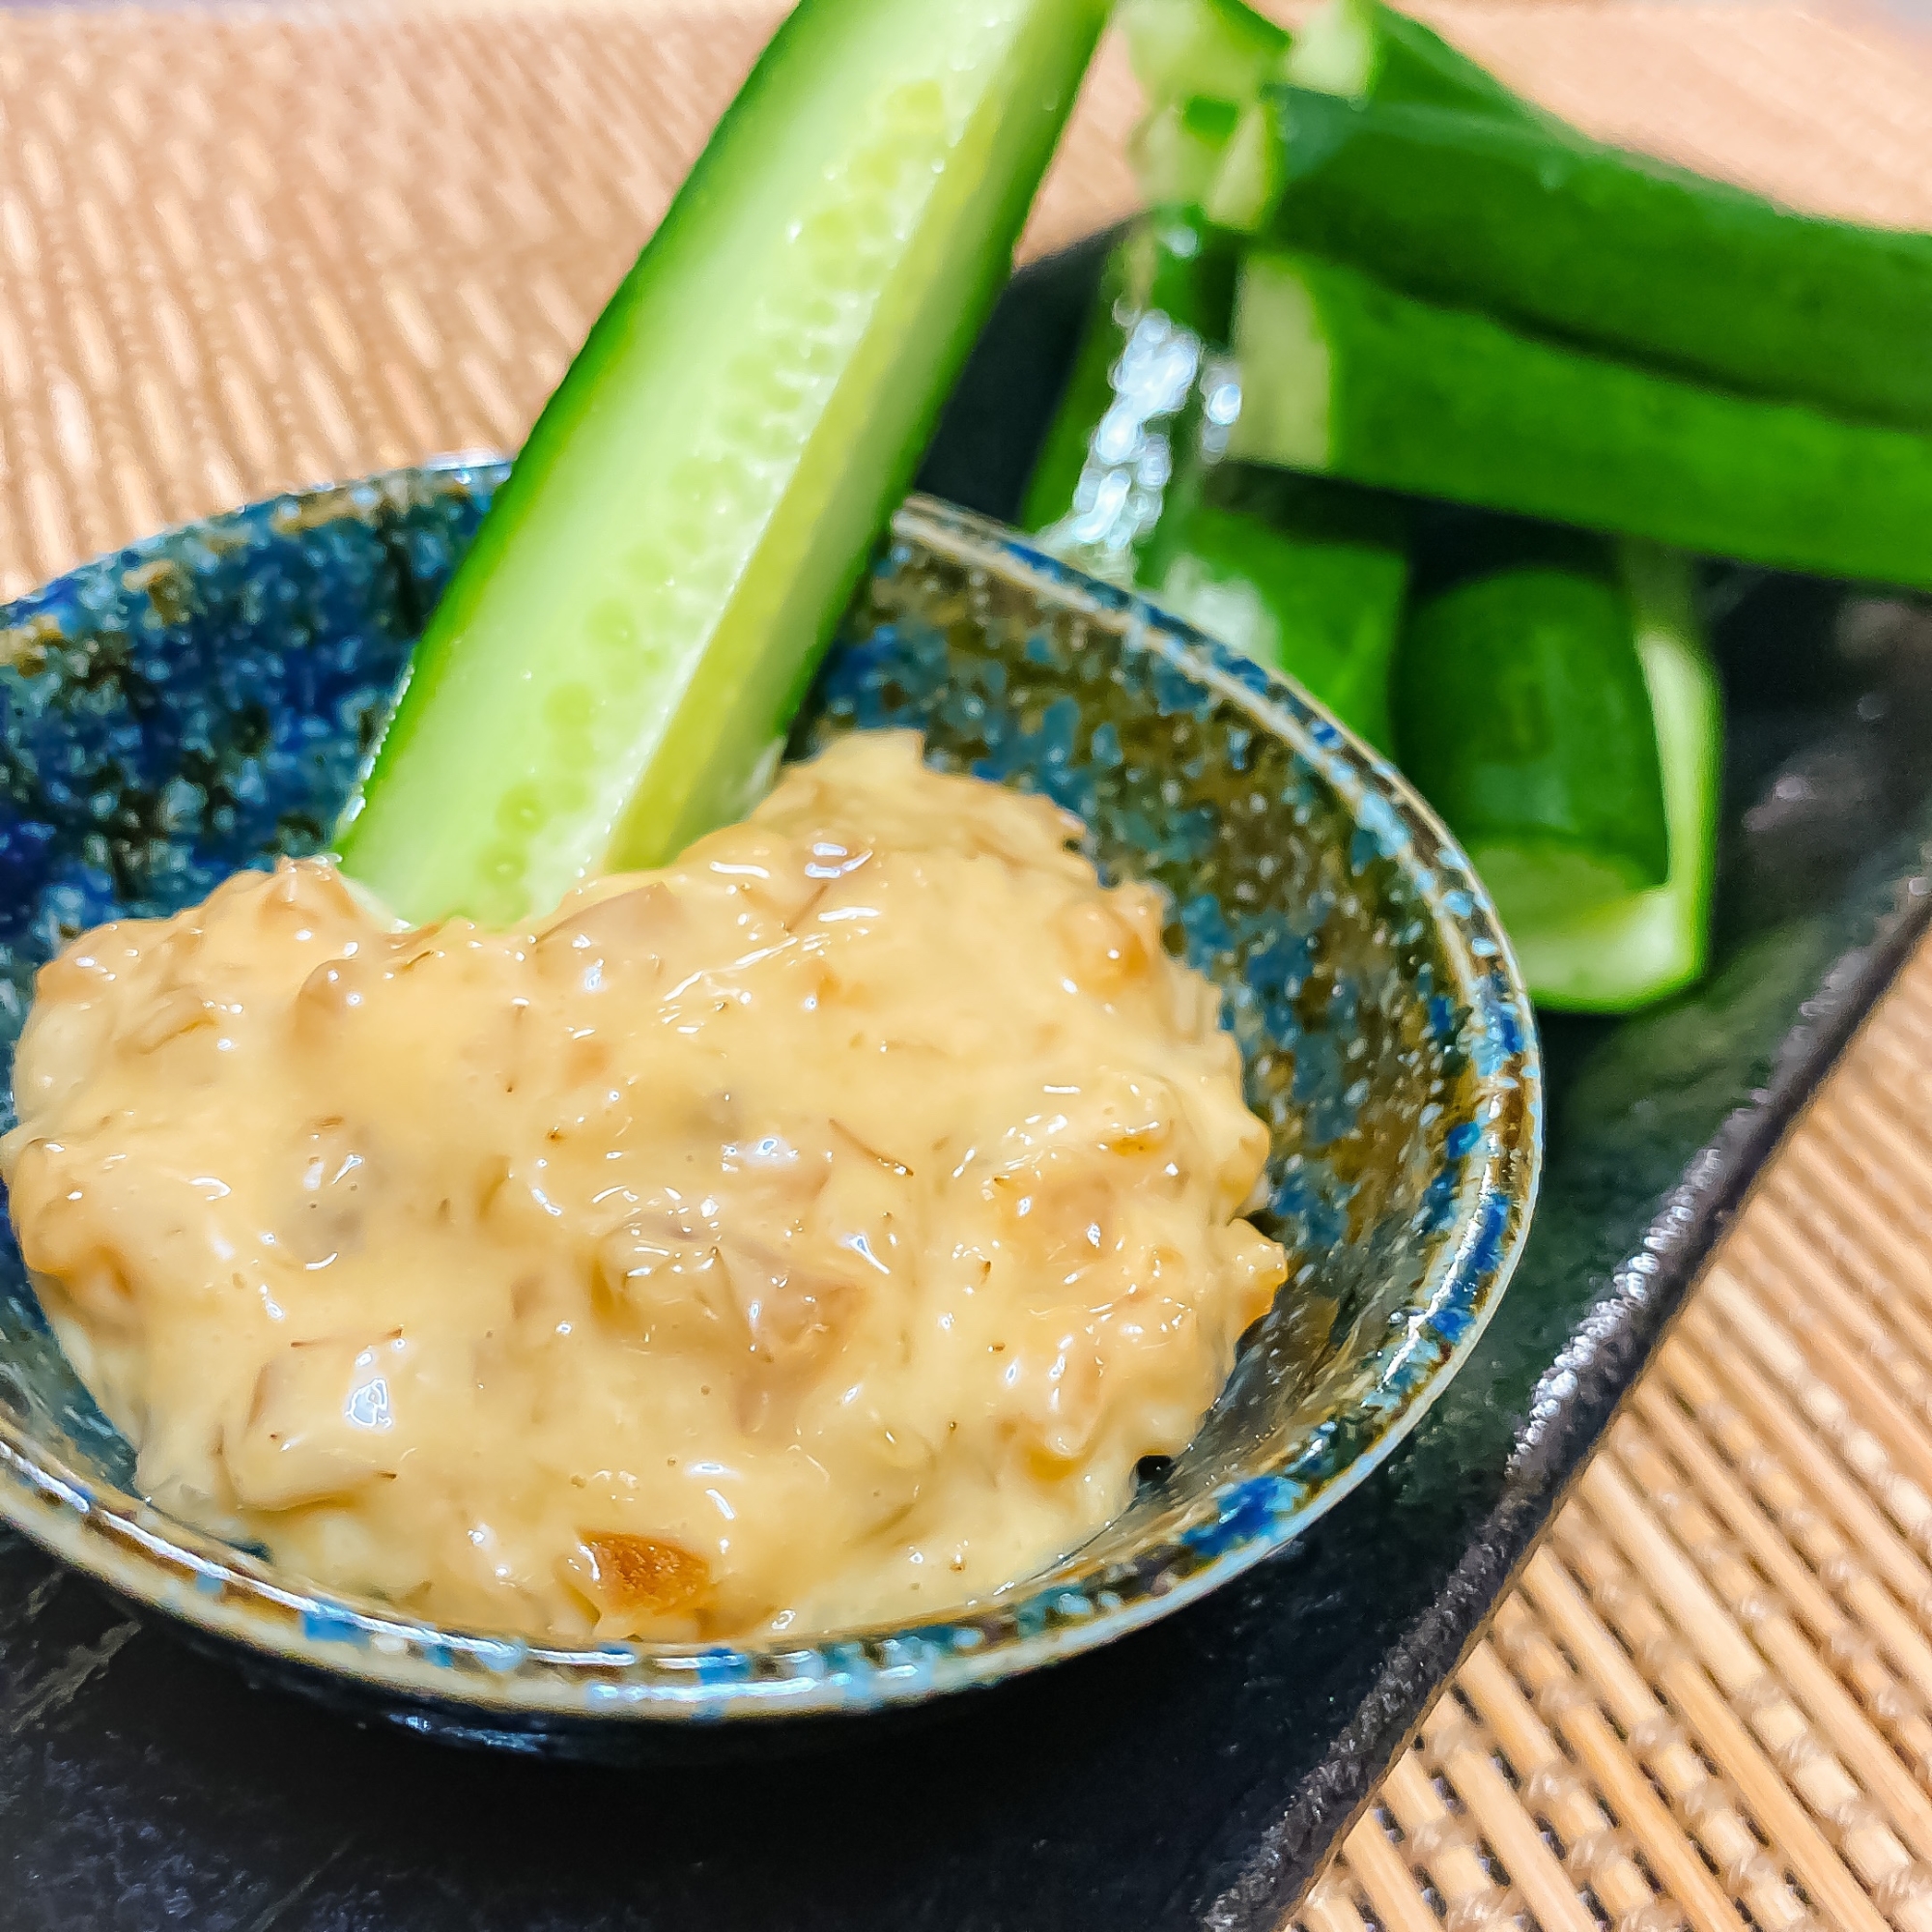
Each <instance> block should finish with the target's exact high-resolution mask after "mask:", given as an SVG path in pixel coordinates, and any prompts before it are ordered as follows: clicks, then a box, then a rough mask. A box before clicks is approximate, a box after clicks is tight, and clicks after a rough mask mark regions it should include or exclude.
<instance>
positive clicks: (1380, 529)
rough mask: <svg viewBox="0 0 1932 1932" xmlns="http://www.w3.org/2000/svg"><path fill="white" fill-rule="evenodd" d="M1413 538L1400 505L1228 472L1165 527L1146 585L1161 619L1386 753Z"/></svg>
mask: <svg viewBox="0 0 1932 1932" xmlns="http://www.w3.org/2000/svg"><path fill="white" fill-rule="evenodd" d="M1407 526H1408V514H1407V506H1406V504H1404V503H1403V502H1402V501H1401V500H1400V499H1399V498H1397V497H1384V496H1382V495H1380V494H1379V493H1378V492H1376V491H1370V490H1356V489H1352V488H1350V486H1349V485H1347V484H1342V483H1329V482H1326V481H1323V480H1321V479H1319V478H1316V477H1312V476H1293V475H1290V474H1289V473H1288V472H1286V471H1284V470H1279V469H1256V468H1253V467H1251V466H1249V465H1247V464H1239V463H1224V464H1220V465H1217V466H1215V467H1213V468H1210V469H1207V470H1206V471H1205V473H1204V474H1203V476H1202V478H1201V480H1200V483H1199V485H1198V486H1197V487H1195V488H1194V489H1193V490H1192V492H1191V500H1190V499H1183V500H1182V501H1179V502H1178V503H1177V504H1176V505H1175V506H1174V509H1173V511H1172V513H1171V514H1170V515H1169V516H1168V517H1167V518H1165V519H1163V520H1162V523H1161V526H1160V528H1159V529H1158V530H1157V532H1156V534H1155V536H1154V539H1153V542H1152V544H1151V546H1150V550H1149V555H1148V559H1147V582H1149V583H1150V584H1151V585H1152V586H1153V595H1154V597H1155V599H1156V601H1158V602H1159V603H1161V604H1163V605H1165V606H1166V607H1167V609H1169V610H1170V611H1174V612H1175V613H1176V614H1177V615H1179V616H1182V617H1185V618H1186V619H1187V621H1188V622H1189V623H1191V624H1193V625H1195V626H1196V627H1197V628H1198V629H1200V630H1203V631H1206V632H1207V633H1208V636H1209V637H1212V638H1218V639H1220V640H1221V641H1222V642H1223V643H1226V644H1232V645H1233V646H1234V647H1235V648H1236V650H1239V651H1245V652H1246V653H1247V654H1248V656H1250V657H1251V658H1254V659H1256V660H1257V661H1258V662H1259V663H1262V664H1264V665H1267V666H1269V667H1271V668H1273V669H1275V670H1279V671H1281V672H1283V673H1284V674H1285V675H1286V676H1289V677H1292V678H1293V679H1294V680H1295V682H1296V683H1297V684H1299V685H1301V686H1302V687H1303V688H1304V689H1305V690H1306V691H1308V692H1309V693H1310V694H1311V695H1312V696H1315V697H1317V698H1319V699H1320V700H1321V703H1323V704H1325V705H1326V706H1327V707H1328V709H1329V710H1330V711H1332V712H1333V713H1334V714H1335V716H1336V717H1337V718H1339V719H1341V721H1342V722H1343V724H1345V725H1348V726H1350V729H1351V730H1353V731H1355V732H1356V733H1357V734H1358V735H1359V736H1361V737H1363V738H1365V739H1367V740H1368V742H1369V743H1370V744H1372V745H1374V746H1376V747H1377V748H1378V750H1380V751H1383V752H1386V751H1388V750H1389V748H1390V745H1391V742H1392V733H1391V730H1390V723H1389V667H1390V661H1391V659H1392V658H1393V656H1394V654H1395V646H1396V639H1397V638H1398V636H1399V635H1400V633H1401V629H1402V612H1403V600H1404V597H1405V595H1406V590H1407V586H1408V547H1407Z"/></svg>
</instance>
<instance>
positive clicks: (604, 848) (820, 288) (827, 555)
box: [339, 0, 1107, 922]
mask: <svg viewBox="0 0 1932 1932" xmlns="http://www.w3.org/2000/svg"><path fill="white" fill-rule="evenodd" d="M1106 12H1107V6H1106V0H803V4H801V5H800V6H799V7H798V8H797V9H796V10H795V11H794V12H793V13H792V14H791V15H790V16H789V18H788V19H787V20H786V22H785V23H784V25H783V26H782V27H781V29H780V30H779V33H778V35H777V37H776V39H775V40H774V41H773V42H772V43H771V45H770V47H769V48H768V49H767V50H766V52H765V54H764V56H763V58H762V59H761V60H760V61H759V62H758V64H757V66H756V68H755V69H754V70H753V73H752V75H751V77H750V79H749V80H748V81H747V82H746V84H745V87H744V89H743V91H742V92H741V93H740V95H739V97H738V99H737V100H736V101H735V102H734V103H733V105H732V107H731V108H730V110H729V111H728V112H727V114H726V115H725V119H724V121H723V122H722V123H721V124H720V126H719V128H718V130H717V132H716V133H715V134H714V135H713V136H712V139H711V142H710V144H709V146H708V147H707V148H706V149H705V151H704V154H703V155H702V156H700V158H699V160H698V162H697V165H696V168H695V169H694V170H693V172H692V174H691V176H690V178H689V179H688V180H687V181H686V183H685V185H684V186H683V188H682V189H681V190H680V191H679V193H678V195H677V198H676V200H675V201H674V202H673V204H672V206H671V208H670V211H669V213H668V214H667V215H666V217H665V219H664V222H663V224H662V225H661V226H660V228H659V229H658V232H657V234H656V235H655V236H654V237H653V238H652V240H651V241H650V243H649V245H648V246H647V247H646V248H645V249H644V251H643V254H642V255H641V256H640V257H639V261H638V264H637V266H636V268H634V269H633V270H632V271H631V273H630V274H629V276H628V277H627V278H626V279H625V281H624V282H623V284H622V285H621V287H620V288H619V289H618V291H617V293H616V295H615V296H614V297H613V298H611V304H610V306H609V307H608V308H607V309H606V310H605V312H604V314H603V316H602V317H601V318H600V320H599V321H598V323H597V325H596V327H594V328H593V329H592V330H591V333H590V337H589V339H588V341H586V343H585V344H584V346H583V349H582V353H581V354H580V355H579V356H578V358H577V360H576V361H575V363H574V364H573V365H572V366H571V369H570V371H569V373H568V374H567V375H566V376H565V378H564V381H563V384H562V385H561V386H560V387H559V388H558V390H557V391H556V393H555V395H554V397H553V398H552V399H551V402H550V405H549V407H548V408H547V409H546V410H545V411H544V412H543V415H542V417H541V418H540V420H539V421H538V423H537V425H536V427H535V429H534V430H533V431H532V432H531V435H530V439H529V440H528V442H527V443H526V446H525V449H524V451H523V454H522V456H521V457H520V458H519V460H518V462H517V465H516V469H515V471H514V473H513V474H512V476H511V477H510V479H509V481H508V482H507V483H506V484H505V486H504V488H503V489H502V491H501V492H500V493H499V495H498V497H497V501H496V503H495V505H494V506H493V508H492V510H491V513H490V515H489V517H488V518H487V519H486V520H485V523H484V526H483V528H482V530H481V531H480V532H479V534H478V536H477V539H476V543H475V546H474V548H473V549H472V550H471V552H470V554H469V556H468V557H467V558H466V560H465V562H464V564H463V566H462V568H461V569H460V570H459V571H458V573H457V575H456V578H455V580H454V581H453V582H452V583H451V585H450V587H449V590H448V592H447V593H446V594H445V596H444V598H443V600H442V602H441V604H440V606H439V608H438V610H437V611H436V612H435V614H434V616H433V618H432V620H431V624H430V627H429V630H428V631H427V633H426V634H425V636H424V638H423V639H422V642H421V643H420V644H419V645H418V646H417V649H416V653H415V659H414V665H413V668H412V675H411V678H410V681H409V685H408V688H407V690H406V691H405V693H404V696H403V698H402V701H401V703H400V705H399V707H398V709H397V711H396V714H395V718H394V720H393V722H392V724H391V725H390V727H389V729H388V732H387V735H386V736H385V738H384V742H383V744H382V746H381V748H380V751H379V753H378V756H377V759H376V763H375V766H374V769H373V771H372V773H371V775H370V777H369V780H368V782H367V785H366V789H365V792H364V795H363V798H362V800H361V803H360V810H359V812H355V815H353V817H351V818H350V819H349V820H348V822H347V823H346V825H345V827H344V829H343V831H342V832H341V834H340V838H339V843H340V849H341V853H342V857H343V861H344V865H345V868H346V869H347V870H348V872H349V873H350V875H351V876H352V877H353V878H355V879H356V880H357V881H359V882H360V883H361V884H362V885H364V886H366V887H367V888H369V889H370V890H371V891H373V892H374V894H375V895H377V896H378V897H379V898H380V899H381V900H382V901H383V902H384V904H386V905H387V906H388V907H389V908H390V909H391V910H393V911H394V912H396V913H398V914H399V915H401V916H402V917H405V918H408V919H411V920H418V921H419V920H427V919H433V918H437V917H440V916H441V915H443V914H446V913H450V912H457V911H460V912H464V913H468V914H470V915H472V916H474V917H476V918H479V919H482V920H486V921H491V922H508V921H514V920H516V919H519V918H522V917H524V916H526V915H527V914H528V913H529V912H530V911H532V910H534V909H540V908H542V907H544V906H546V905H549V904H552V903H554V901H555V900H556V899H557V897H558V896H559V895H561V894H562V893H563V892H564V891H565V890H566V889H567V888H568V887H569V886H570V885H571V884H572V883H573V882H574V881H576V880H577V879H579V878H581V877H582V876H584V875H585V874H587V873H589V872H592V871H594V870H597V869H599V868H602V867H627V866H637V865H647V864H651V863H654V862H657V861H660V860H663V859H665V858H667V857H668V856H670V855H671V854H673V853H675V852H676V851H677V850H679V849H680V848H681V847H682V846H683V845H684V844H685V843H686V842H687V841H688V840H689V839H690V838H693V837H695V836H696V835H697V834H698V833H700V832H702V831H704V830H705V829H707V828H708V827H709V826H711V825H714V824H716V823H718V822H720V821H722V820H723V819H725V818H727V817H728V816H730V815H731V814H733V813H734V812H736V811H737V810H741V809H742V807H743V806H744V805H745V803H746V802H747V801H748V799H749V797H750V796H751V795H752V794H753V792H754V791H755V788H756V786H757V784H758V782H759V780H760V778H761V776H762V774H763V773H764V772H766V771H767V770H768V769H769V767H770V765H771V764H772V763H773V762H775V760H776V757H777V755H778V751H779V748H780V746H781V742H782V739H783V735H784V732H785V729H786V726H787V725H788V724H789V722H790V718H791V715H792V712H793V711H794V709H795V708H796V705H797V703H798V700H799V698H800V696H802V694H803V691H804V688H805V686H806V683H807V681H808V680H809V677H810V671H811V668H812V666H813V664H814V662H815V659H816V657H817V654H818V652H819V650H820V648H821V647H822V644H823V642H824V640H825V639H826V637H827V635H828V632H829V630H830V627H831V626H832V624H833V623H834V622H835V621H836V619H837V615H838V611H839V609H840V608H841V606H842V604H843V602H844V600H845V598H846V596H847V595H848V593H849V591H850V589H851V586H852V584H853V582H855V581H856V579H857V576H858V573H859V571H860V569H861V568H862V565H863V561H864V557H865V554H866V551H867V546H868V544H869V543H870V542H871V540H872V537H873V535H874V533H875V532H876V531H877V530H878V529H879V528H880V526H882V524H883V523H884V521H885V519H886V516H887V514H888V512H889V510H890V508H891V506H892V505H893V504H894V503H895V501H896V500H897V498H898V497H899V495H900V494H901V492H902V491H903V490H904V488H905V486H906V484H907V482H908V481H909V479H910V476H911V473H912V469H913V467H914V465H915V463H916V461H917V459H918V456H919V453H920V451H921V449H922V447H923V443H924V441H925V438H926V435H927V432H928V429H929V427H930V425H931V422H932V419H933V417H934V415H935V413H936V412H937V409H938V406H939V404H940V402H941V400H942V399H943V398H944V396H945V394H946V393H947V390H948V388H949V387H950V385H951V384H952V379H953V377H954V375H955V373H956V372H957V370H958V368H959V366H960V363H961V362H962V360H963V359H964V357H965V355H966V353H967V351H968V350H969V349H970V347H971V345H972V343H973V341H974V338H975V336H976V335H977V333H978V331H979V328H980V324H981V322H982V321H983V319H984V317H985V315H986V313H987V311H988V309H989V308H990V306H991V304H992V301H993V298H994V297H995V296H996V294H997V292H998V290H999V288H1000V286H1001V284H1002V283H1003V282H1004V280H1005V279H1006V277H1007V275H1008V273H1009V270H1010V267H1011V254H1012V245H1013V241H1014V239H1015V237H1016V236H1017V234H1018V231H1019V227H1020V223H1021V221H1022V219H1023V217H1024V216H1025V213H1026V211H1027V207H1028V204H1029V203H1030V202H1031V200H1032V197H1033V192H1034V189H1035V187H1036V185H1037V182H1038V180H1039V177H1040V175H1041V174H1042V172H1043V171H1044V169H1045V165H1046V162H1047V159H1048V158H1049V156H1050V155H1051V152H1052V149H1053V145H1054V141H1055V139H1056V137H1057V135H1058V133H1059V130H1060V128H1061V125H1062V123H1063V122H1064V120H1065V116H1066V114H1067V111H1068V110H1069V108H1070V107H1071V104H1072V101H1073V97H1074V92H1075V89H1076V87H1077V85H1078V83H1079V80H1080V77H1081V74H1082V73H1083V71H1085V68H1086V66H1087V63H1088V60H1089V59H1090V57H1091V55H1092V51H1093V47H1094V41H1095V39H1096V38H1097V36H1098V33H1099V30H1100V27H1101V25H1102V23H1103V21H1104V18H1105V15H1106Z"/></svg>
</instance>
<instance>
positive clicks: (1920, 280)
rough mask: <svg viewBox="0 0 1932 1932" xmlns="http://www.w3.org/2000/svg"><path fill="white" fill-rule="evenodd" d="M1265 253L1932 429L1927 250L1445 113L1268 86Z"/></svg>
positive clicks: (1694, 179) (1676, 173) (1659, 166)
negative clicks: (1270, 182) (1366, 275)
mask: <svg viewBox="0 0 1932 1932" xmlns="http://www.w3.org/2000/svg"><path fill="white" fill-rule="evenodd" d="M1271 99H1272V103H1273V106H1274V109H1275V113H1276V116H1277V124H1276V126H1277V138H1278V141H1279V144H1280V159H1279V162H1278V164H1277V172H1278V173H1279V175H1280V177H1281V183H1280V191H1279V193H1278V195H1277V196H1276V208H1275V213H1273V215H1272V217H1271V219H1270V220H1269V224H1268V234H1269V237H1270V239H1271V240H1272V241H1275V242H1277V243H1278V244H1280V245H1282V246H1285V247H1292V248H1296V249H1305V250H1307V251H1308V252H1310V253H1312V254H1317V255H1325V256H1330V257H1333V258H1335V259H1338V260H1342V261H1347V262H1350V263H1353V264H1354V265H1355V266H1357V267H1359V268H1363V269H1366V270H1368V271H1369V272H1370V273H1371V274H1373V275H1375V276H1376V277H1377V278H1378V279H1379V280H1381V281H1384V282H1387V283H1389V284H1390V285H1391V286H1394V287H1397V288H1401V289H1404V290H1406V291H1407V292H1408V293H1410V294H1412V295H1418V296H1423V297H1426V298H1430V299H1433V300H1437V301H1443V302H1449V303H1453V304H1456V305H1458V306H1461V307H1465V308H1473V309H1480V310H1482V311H1483V312H1484V313H1485V314H1489V315H1493V316H1496V317H1498V318H1500V319H1503V320H1514V321H1516V322H1518V323H1520V324H1522V325H1523V326H1525V327H1529V328H1532V329H1537V330H1542V331H1546V332H1548V333H1552V334H1556V335H1560V336H1564V337H1566V338H1568V339H1570V340H1573V341H1577V342H1580V343H1584V344H1594V345H1597V346H1600V347H1602V348H1604V349H1606V350H1608V351H1610V352H1612V353H1613V354H1616V355H1620V356H1621V357H1623V358H1624V359H1627V360H1632V361H1637V362H1645V363H1652V364H1656V365H1659V366H1662V367H1666V368H1673V369H1677V370H1680V371H1683V372H1685V373H1687V374H1690V375H1692V376H1696V377H1700V378H1702V379H1704V380H1706V381H1709V382H1711V383H1713V384H1716V385H1718V386H1719V387H1724V388H1734V389H1742V390H1747V391H1755V392H1759V393H1763V394H1767V395H1772V396H1777V397H1780V398H1783V399H1785V400H1788V401H1809V402H1812V403H1815V404H1817V405H1819V406H1820V407H1822V408H1823V409H1825V410H1827V411H1828V412H1833V413H1838V414H1843V415H1847V416H1851V417H1854V418H1861V419H1864V420H1869V421H1875V422H1886V423H1892V424H1896V425H1900V426H1904V427H1908V428H1923V427H1928V426H1932V357H1928V356H1925V355H1916V354H1913V353H1911V350H1910V349H1909V347H1908V345H1911V344H1915V343H1922V342H1926V341H1928V340H1932V236H1928V235H1908V234H1902V233H1898V232H1895V231H1890V230H1883V229H1874V228H1861V227H1857V226H1855V225H1853V224H1852V223H1850V222H1844V221H1827V220H1823V219H1820V218H1818V217H1815V216H1811V215H1803V214H1793V213H1789V212H1787V211H1786V210H1784V209H1781V208H1777V207H1775V206H1774V205H1773V204H1772V203H1770V202H1768V201H1764V200H1762V199H1760V198H1759V197H1758V196H1756V195H1752V194H1747V193H1746V192H1745V191H1744V190H1743V189H1741V188H1735V187H1730V186H1727V185H1724V184H1722V183H1719V182H1712V181H1706V180H1704V179H1702V178H1701V177H1699V176H1696V175H1691V174H1687V173H1685V172H1684V171H1683V170H1681V169H1678V168H1672V167H1667V166H1665V165H1664V164H1663V163H1662V162H1661V161H1653V160H1648V159H1645V158H1644V157H1642V156H1636V155H1630V154H1624V153H1621V152H1620V151H1618V150H1616V149H1614V148H1605V147H1603V146H1600V145H1598V144H1596V143H1594V142H1584V141H1582V140H1580V139H1579V138H1577V137H1574V136H1566V137H1565V138H1562V139H1558V138H1553V137H1552V136H1550V135H1549V134H1548V133H1545V132H1543V131H1540V130H1539V129H1537V128H1533V127H1528V126H1524V125H1520V124H1519V125H1510V124H1509V123H1507V122H1503V121H1498V120H1495V119H1493V118H1479V117H1477V116H1473V115H1470V114H1466V113H1461V112H1457V111H1455V110H1454V109H1453V108H1444V107H1440V106H1419V105H1414V104H1406V103H1405V104H1394V105H1391V104H1389V103H1387V102H1386V101H1385V100H1382V99H1377V100H1374V101H1368V102H1359V101H1343V100H1338V99H1334V98H1333V97H1332V96H1329V95H1322V94H1315V93H1309V92H1306V91H1304V90H1301V89H1294V88H1287V89H1279V90H1276V91H1275V93H1274V94H1273V96H1272V97H1271Z"/></svg>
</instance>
